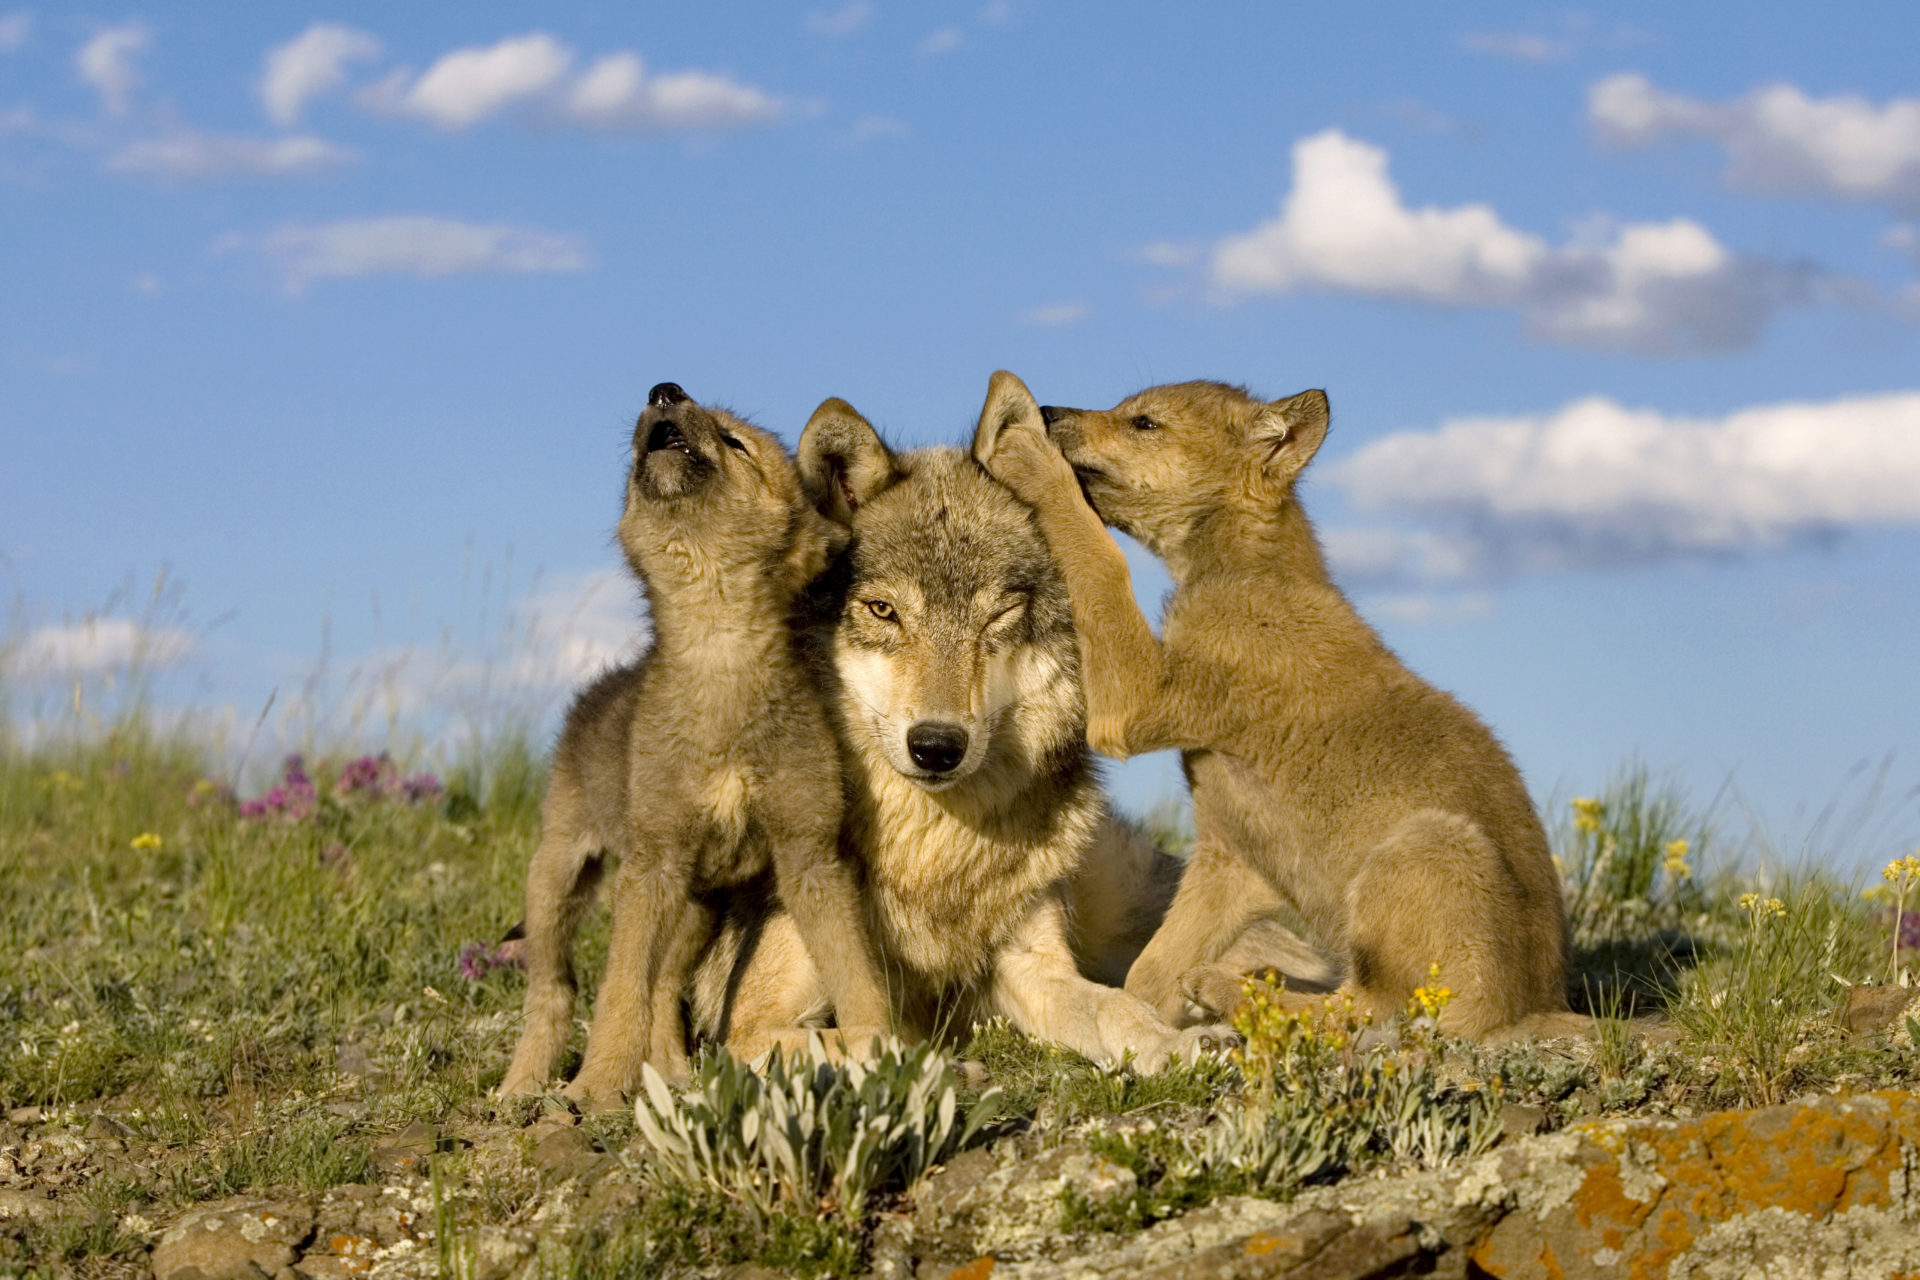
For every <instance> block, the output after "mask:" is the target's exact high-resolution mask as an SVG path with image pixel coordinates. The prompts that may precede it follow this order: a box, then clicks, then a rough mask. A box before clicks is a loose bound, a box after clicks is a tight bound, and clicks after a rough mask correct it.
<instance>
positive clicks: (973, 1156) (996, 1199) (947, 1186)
mask: <svg viewBox="0 0 1920 1280" xmlns="http://www.w3.org/2000/svg"><path fill="white" fill-rule="evenodd" d="M1012 1156H1013V1153H1012V1152H1011V1151H1008V1152H1007V1153H1004V1154H1002V1153H998V1152H992V1151H987V1150H975V1151H969V1152H966V1153H965V1154H963V1155H961V1156H959V1157H958V1158H956V1159H955V1160H954V1161H953V1163H952V1164H951V1165H949V1166H948V1167H947V1169H946V1170H945V1171H944V1172H943V1173H942V1174H941V1175H940V1176H939V1177H938V1178H936V1179H933V1180H931V1181H930V1182H929V1183H928V1184H927V1187H926V1188H925V1190H924V1191H923V1193H922V1194H921V1196H920V1197H919V1200H918V1203H917V1204H916V1205H915V1208H914V1218H913V1233H914V1239H915V1243H916V1244H917V1245H919V1246H921V1251H922V1252H923V1253H925V1254H927V1255H930V1256H939V1255H944V1256H947V1257H960V1258H969V1257H977V1256H983V1255H986V1254H988V1253H993V1252H996V1251H1000V1252H1011V1251H1019V1250H1021V1249H1023V1248H1024V1250H1025V1251H1026V1252H1029V1253H1031V1252H1034V1251H1035V1250H1038V1249H1041V1248H1043V1247H1044V1244H1045V1242H1046V1241H1047V1239H1048V1238H1049V1237H1050V1236H1051V1235H1052V1234H1053V1233H1054V1230H1055V1228H1056V1227H1057V1226H1058V1225H1059V1222H1060V1213H1061V1209H1062V1205H1063V1199H1062V1197H1063V1196H1064V1195H1065V1194H1066V1192H1067V1191H1068V1190H1069V1189H1071V1190H1072V1191H1074V1192H1075V1193H1077V1194H1078V1195H1079V1196H1081V1197H1082V1198H1083V1199H1084V1200H1086V1202H1088V1203H1089V1204H1098V1203H1100V1202H1102V1201H1104V1200H1108V1199H1111V1198H1112V1197H1114V1196H1116V1195H1122V1194H1125V1193H1126V1192H1129V1191H1131V1190H1132V1189H1133V1187H1134V1183H1135V1178H1134V1173H1133V1170H1131V1169H1127V1168H1124V1167H1122V1166H1120V1165H1117V1164H1114V1163H1113V1162H1112V1161H1110V1160H1107V1159H1104V1158H1102V1157H1100V1156H1097V1155H1095V1154H1093V1152H1091V1151H1089V1150H1087V1148H1086V1147H1085V1146H1083V1145H1081V1144H1080V1143H1077V1142H1071V1143H1066V1144H1064V1145H1062V1146H1058V1147H1054V1148H1053V1149H1051V1150H1049V1151H1043V1152H1041V1153H1040V1154H1038V1155H1036V1156H1032V1157H1029V1158H1026V1159H1018V1158H1012Z"/></svg>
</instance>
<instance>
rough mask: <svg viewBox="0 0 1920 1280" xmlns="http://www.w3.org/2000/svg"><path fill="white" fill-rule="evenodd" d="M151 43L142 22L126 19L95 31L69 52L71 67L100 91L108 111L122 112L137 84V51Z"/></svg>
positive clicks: (82, 79) (138, 70) (96, 90)
mask: <svg viewBox="0 0 1920 1280" xmlns="http://www.w3.org/2000/svg"><path fill="white" fill-rule="evenodd" d="M151 43H153V33H152V32H151V31H149V30H147V28H146V25H145V24H144V23H139V22H126V23H122V24H121V25H119V26H117V27H107V28H105V29H103V30H101V31H97V32H95V33H94V35H93V36H92V38H90V39H89V40H88V41H87V42H86V43H85V44H83V45H81V46H80V49H79V52H77V53H75V54H74V55H73V68H74V71H75V72H77V73H78V74H79V76H80V79H81V81H82V83H84V84H86V85H88V86H89V87H91V88H92V89H93V91H94V92H95V93H97V94H99V95H100V105H101V107H102V108H103V109H105V111H106V112H107V114H108V115H115V116H118V115H125V114H126V111H127V105H128V103H129V102H130V101H131V100H132V98H133V91H134V89H135V88H137V87H138V86H139V84H140V67H139V59H140V55H141V54H143V53H145V52H146V50H147V46H148V45H149V44H151Z"/></svg>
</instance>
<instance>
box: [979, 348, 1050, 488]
mask: <svg viewBox="0 0 1920 1280" xmlns="http://www.w3.org/2000/svg"><path fill="white" fill-rule="evenodd" d="M1016 424H1019V425H1026V426H1030V427H1032V428H1033V429H1034V430H1035V431H1038V432H1040V433H1041V434H1042V435H1045V434H1046V430H1047V425H1046V423H1044V422H1042V421H1041V420H1040V405H1039V402H1038V401H1036V400H1035V399H1034V398H1033V392H1031V391H1029V390H1027V384H1026V383H1024V382H1022V381H1020V379H1018V378H1016V377H1014V376H1013V375H1012V374H1010V373H1008V372H1007V371H1006V370H1005V369H1001V370H999V371H997V372H996V373H995V374H994V375H993V377H991V378H989V379H987V402H986V404H985V405H983V406H981V409H980V425H979V426H978V427H976V428H975V429H974V432H973V459H974V461H975V462H978V463H979V464H980V465H981V466H983V467H984V466H985V465H986V464H987V459H989V458H991V457H992V456H993V450H994V447H995V446H996V445H998V444H999V443H1000V433H1001V432H1002V431H1005V430H1006V429H1007V428H1008V427H1011V426H1014V425H1016Z"/></svg>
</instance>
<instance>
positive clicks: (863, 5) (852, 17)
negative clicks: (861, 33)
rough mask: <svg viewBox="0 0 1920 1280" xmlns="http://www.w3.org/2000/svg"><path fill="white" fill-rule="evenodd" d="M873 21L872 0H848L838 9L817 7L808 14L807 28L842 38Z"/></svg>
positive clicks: (816, 32)
mask: <svg viewBox="0 0 1920 1280" xmlns="http://www.w3.org/2000/svg"><path fill="white" fill-rule="evenodd" d="M872 21H873V5H872V3H871V0H848V3H846V4H843V5H841V6H840V7H839V8H838V9H816V10H814V11H813V12H811V13H809V14H808V15H807V30H809V31H812V32H814V33H815V34H816V35H823V36H832V37H833V38H835V39H842V38H844V37H846V36H850V35H852V34H853V33H854V32H856V31H858V30H860V29H861V28H862V27H865V26H866V25H867V24H868V23H870V22H872Z"/></svg>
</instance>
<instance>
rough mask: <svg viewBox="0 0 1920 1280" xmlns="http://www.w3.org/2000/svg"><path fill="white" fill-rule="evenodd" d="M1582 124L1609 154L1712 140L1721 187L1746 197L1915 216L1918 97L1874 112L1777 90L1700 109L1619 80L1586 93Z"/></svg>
mask: <svg viewBox="0 0 1920 1280" xmlns="http://www.w3.org/2000/svg"><path fill="white" fill-rule="evenodd" d="M1587 119H1588V121H1589V122H1590V123H1591V124H1592V125H1593V127H1594V129H1595V131H1596V132H1597V133H1598V134H1599V136H1600V138H1601V139H1602V140H1603V141H1605V142H1608V143H1611V144H1613V145H1616V146H1622V147H1641V146H1647V145H1650V144H1652V143H1655V142H1659V141H1662V140H1664V139H1667V138H1704V139H1706V140H1708V141H1710V142H1713V143H1715V144H1717V145H1718V146H1720V147H1721V148H1722V149H1723V150H1725V151H1726V153H1727V161H1728V163H1727V173H1726V177H1727V181H1728V183H1729V184H1731V185H1732V186H1734V187H1737V188H1740V189H1743V190H1748V191H1757V192H1767V193H1780V194H1786V193H1813V194H1816V195H1825V196H1831V197H1834V198H1836V199H1841V200H1856V201H1867V202H1874V203H1881V204H1887V205H1892V206H1894V207H1896V208H1900V209H1908V210H1920V98H1893V99H1890V100H1888V101H1887V102H1886V103H1885V104H1884V105H1882V106H1875V105H1874V104H1873V103H1871V102H1869V101H1867V100H1866V99H1865V98H1862V97H1860V96H1858V95H1855V94H1843V95H1840V96H1836V97H1831V98H1810V97H1808V96H1807V94H1806V93H1805V92H1804V91H1802V90H1801V89H1799V88H1797V87H1795V86H1794V85H1790V84H1775V85H1767V86H1765V87H1763V88H1760V89H1756V90H1754V91H1753V92H1752V93H1750V94H1748V95H1747V96H1746V97H1744V98H1737V99H1734V100H1732V101H1730V102H1718V103H1715V102H1703V101H1701V100H1699V99H1697V98H1688V97H1685V96H1683V95H1681V94H1677V93H1668V92H1666V91H1665V90H1662V89H1657V88H1655V87H1654V85H1653V83H1652V82H1651V81H1650V80H1648V79H1647V78H1646V77H1645V76H1643V75H1638V74H1633V73H1623V74H1621V75H1615V76H1609V77H1607V78H1606V79H1604V80H1601V81H1599V82H1598V83H1596V84H1595V85H1594V86H1593V87H1592V88H1591V89H1589V90H1588V92H1587Z"/></svg>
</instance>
